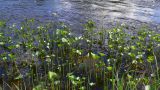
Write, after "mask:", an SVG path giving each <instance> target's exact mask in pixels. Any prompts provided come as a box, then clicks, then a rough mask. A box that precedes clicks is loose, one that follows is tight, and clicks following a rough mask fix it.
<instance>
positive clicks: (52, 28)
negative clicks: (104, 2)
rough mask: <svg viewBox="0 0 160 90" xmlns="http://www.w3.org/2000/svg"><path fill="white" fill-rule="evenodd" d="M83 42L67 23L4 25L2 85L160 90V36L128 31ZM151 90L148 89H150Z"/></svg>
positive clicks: (88, 31)
mask: <svg viewBox="0 0 160 90" xmlns="http://www.w3.org/2000/svg"><path fill="white" fill-rule="evenodd" d="M96 29H97V28H96V26H95V23H94V22H93V21H88V22H87V23H86V24H85V25H84V33H83V34H82V35H81V36H76V35H74V34H73V33H72V32H71V30H70V29H69V28H68V27H67V26H66V25H65V24H64V23H56V24H54V23H52V22H50V23H43V24H42V23H40V22H38V21H35V20H34V19H29V20H26V21H24V22H22V23H21V24H13V25H7V24H6V23H5V22H4V21H0V32H1V33H0V63H1V66H0V71H3V72H2V74H1V73H0V74H1V75H0V82H1V83H0V85H1V87H2V88H4V89H18V90H24V89H27V90H44V89H46V90H94V89H97V90H111V89H112V90H116V89H119V90H125V89H133V90H134V89H135V90H137V89H146V88H149V89H159V88H160V87H159V86H160V85H159V80H160V79H159V76H160V69H159V64H160V62H159V60H160V57H159V55H160V34H159V33H158V32H155V31H153V30H149V29H148V28H141V29H140V30H138V31H137V30H135V31H133V32H128V30H127V28H126V27H125V26H118V27H115V28H112V29H110V30H107V29H102V30H100V31H97V30H96ZM146 90H147V89H146Z"/></svg>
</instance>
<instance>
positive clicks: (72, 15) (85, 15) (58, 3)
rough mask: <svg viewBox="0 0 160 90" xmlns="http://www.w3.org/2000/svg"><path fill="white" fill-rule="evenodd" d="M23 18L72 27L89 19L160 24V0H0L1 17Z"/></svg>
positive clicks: (106, 23) (104, 22)
mask: <svg viewBox="0 0 160 90" xmlns="http://www.w3.org/2000/svg"><path fill="white" fill-rule="evenodd" d="M6 18H7V19H8V20H9V21H11V22H17V21H21V20H23V19H24V18H36V19H39V20H41V21H51V20H53V21H63V22H66V23H68V24H70V25H71V26H73V27H77V26H78V25H79V24H82V23H84V22H85V21H86V20H88V19H92V20H94V21H96V22H98V24H99V25H103V26H107V25H108V24H109V22H123V23H134V24H139V23H152V24H157V25H159V24H160V1H159V0H0V19H6Z"/></svg>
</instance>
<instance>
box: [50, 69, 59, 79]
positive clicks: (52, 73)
mask: <svg viewBox="0 0 160 90" xmlns="http://www.w3.org/2000/svg"><path fill="white" fill-rule="evenodd" d="M57 76H58V75H57V73H55V72H51V71H49V72H48V78H49V79H50V80H52V79H54V78H56V77H57Z"/></svg>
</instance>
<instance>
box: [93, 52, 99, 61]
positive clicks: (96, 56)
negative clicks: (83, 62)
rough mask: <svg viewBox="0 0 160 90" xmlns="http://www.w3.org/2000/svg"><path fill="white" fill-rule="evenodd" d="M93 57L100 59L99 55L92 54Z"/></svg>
mask: <svg viewBox="0 0 160 90" xmlns="http://www.w3.org/2000/svg"><path fill="white" fill-rule="evenodd" d="M91 56H92V58H93V59H96V60H97V59H99V58H100V57H99V56H98V55H97V54H94V53H91Z"/></svg>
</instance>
